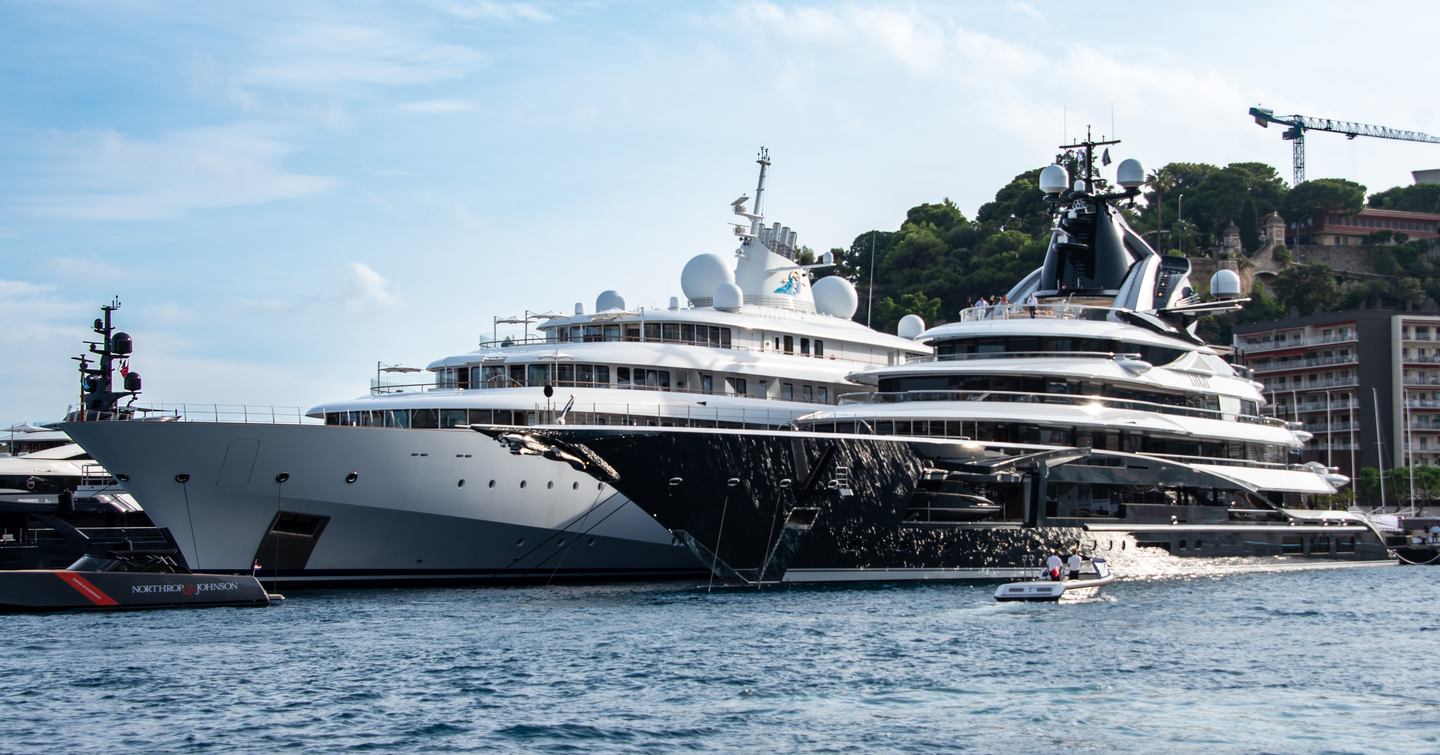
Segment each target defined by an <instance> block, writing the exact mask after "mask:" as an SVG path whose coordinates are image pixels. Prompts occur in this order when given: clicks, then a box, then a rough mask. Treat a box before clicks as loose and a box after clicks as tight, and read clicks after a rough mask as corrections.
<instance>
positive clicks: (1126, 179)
mask: <svg viewBox="0 0 1440 755" xmlns="http://www.w3.org/2000/svg"><path fill="white" fill-rule="evenodd" d="M1115 183H1117V184H1120V185H1121V186H1122V187H1124V188H1126V189H1138V188H1140V187H1141V186H1144V185H1145V168H1144V166H1142V165H1141V164H1140V161H1139V160H1136V159H1135V158H1133V157H1131V158H1127V159H1124V160H1121V161H1120V165H1118V166H1117V167H1116V168H1115Z"/></svg>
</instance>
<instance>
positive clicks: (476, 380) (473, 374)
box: [470, 367, 485, 388]
mask: <svg viewBox="0 0 1440 755" xmlns="http://www.w3.org/2000/svg"><path fill="white" fill-rule="evenodd" d="M470 387H471V388H484V387H485V371H484V370H483V369H481V368H479V367H471V368H470Z"/></svg>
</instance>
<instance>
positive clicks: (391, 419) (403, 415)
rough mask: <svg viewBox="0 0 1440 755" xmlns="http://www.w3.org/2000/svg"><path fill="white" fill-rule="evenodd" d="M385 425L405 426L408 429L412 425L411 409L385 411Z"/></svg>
mask: <svg viewBox="0 0 1440 755" xmlns="http://www.w3.org/2000/svg"><path fill="white" fill-rule="evenodd" d="M385 426H386V427H403V428H407V429H408V428H409V427H410V410H409V409H392V410H390V411H388V412H385Z"/></svg>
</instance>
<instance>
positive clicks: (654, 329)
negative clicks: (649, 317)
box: [645, 322, 660, 341]
mask: <svg viewBox="0 0 1440 755" xmlns="http://www.w3.org/2000/svg"><path fill="white" fill-rule="evenodd" d="M645 340H647V341H658V340H660V323H658V322H647V323H645Z"/></svg>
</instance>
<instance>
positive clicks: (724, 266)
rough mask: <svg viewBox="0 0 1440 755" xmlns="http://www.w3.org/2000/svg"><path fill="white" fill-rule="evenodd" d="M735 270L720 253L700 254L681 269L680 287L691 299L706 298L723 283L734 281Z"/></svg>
mask: <svg viewBox="0 0 1440 755" xmlns="http://www.w3.org/2000/svg"><path fill="white" fill-rule="evenodd" d="M734 282H735V271H734V270H731V269H730V263H729V262H726V261H725V258H724V257H721V256H720V255H718V254H700V255H696V256H695V257H693V258H692V259H691V260H690V261H689V262H686V263H685V269H684V270H682V271H680V288H681V289H682V290H683V291H684V292H685V297H686V298H687V299H690V300H691V301H695V300H696V299H705V298H707V297H709V296H710V295H711V294H713V293H715V288H716V287H717V286H719V285H720V284H722V283H734Z"/></svg>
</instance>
